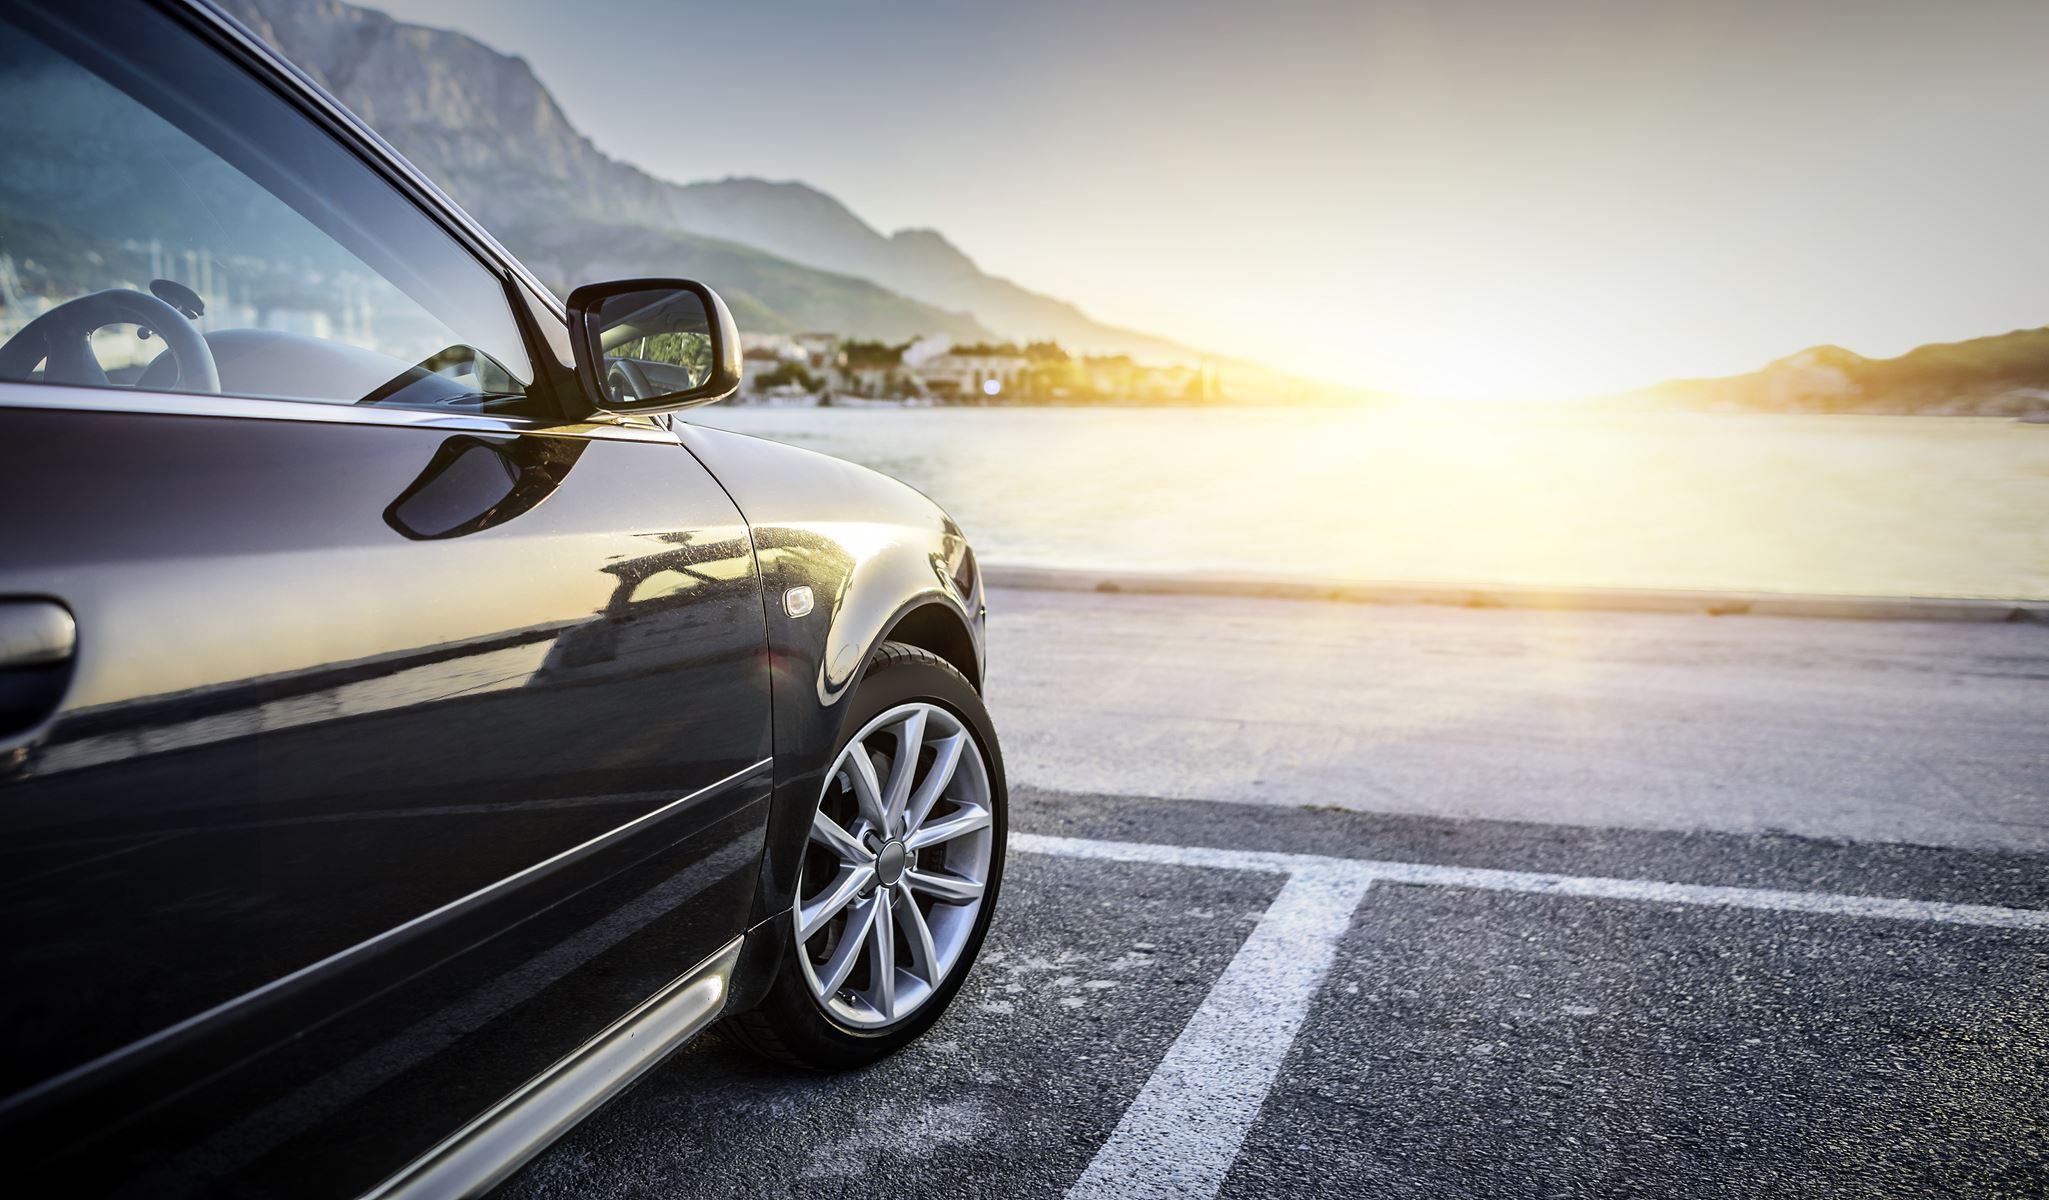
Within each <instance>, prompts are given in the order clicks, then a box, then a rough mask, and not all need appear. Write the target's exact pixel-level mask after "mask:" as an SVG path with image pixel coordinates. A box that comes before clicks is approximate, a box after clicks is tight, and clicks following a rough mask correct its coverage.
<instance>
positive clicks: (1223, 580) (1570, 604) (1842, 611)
mask: <svg viewBox="0 0 2049 1200" xmlns="http://www.w3.org/2000/svg"><path fill="white" fill-rule="evenodd" d="M982 577H983V579H984V580H986V581H987V582H988V583H989V584H990V586H993V587H1010V588H1024V589H1028V590H1033V591H1049V592H1130V593H1134V594H1138V595H1155V596H1257V597H1266V598H1271V599H1281V600H1335V601H1339V602H1341V603H1347V604H1439V605H1448V606H1451V607H1454V608H1519V609H1551V610H1557V611H1591V612H1663V613H1704V614H1707V615H1709V616H1718V617H1722V616H1739V615H1742V616H1759V617H1827V618H1832V619H1836V620H1864V621H1983V622H2000V621H2008V622H2017V623H2032V624H2040V625H2049V600H1974V599H1962V598H1952V597H1943V596H1927V597H1921V596H1828V595H1799V594H1795V593H1791V592H1710V591H1687V590H1676V589H1675V590H1669V591H1667V590H1661V589H1656V588H1536V587H1518V586H1513V585H1493V584H1457V583H1330V582H1319V581H1316V580H1309V579H1286V578H1261V577H1258V576H1249V575H1223V574H1205V573H1186V574H1169V573H1165V572H1148V571H1116V570H1096V569H1090V568H1069V567H1025V566H1005V565H1002V564H987V565H985V566H984V567H983V569H982Z"/></svg>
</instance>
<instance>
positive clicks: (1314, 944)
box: [1010, 834, 2049, 1200]
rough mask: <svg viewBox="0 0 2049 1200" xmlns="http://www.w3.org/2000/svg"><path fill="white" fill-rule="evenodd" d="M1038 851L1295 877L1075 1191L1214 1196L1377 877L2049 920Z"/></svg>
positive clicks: (1100, 850) (2018, 913) (2002, 918)
mask: <svg viewBox="0 0 2049 1200" xmlns="http://www.w3.org/2000/svg"><path fill="white" fill-rule="evenodd" d="M1010 847H1011V849H1013V850H1020V851H1023V852H1025V853H1028V854H1052V855H1058V856H1061V857H1065V858H1094V859H1107V860H1110V861H1114V862H1140V863H1157V864H1161V865H1165V866H1182V867H1200V868H1206V869H1210V870H1223V871H1259V872H1264V873H1268V874H1278V875H1284V876H1286V877H1287V880H1288V881H1287V883H1286V884H1285V885H1283V886H1282V888H1281V890H1280V893H1279V894H1278V895H1276V896H1275V897H1274V900H1273V903H1272V904H1271V905H1269V906H1268V907H1267V910H1266V913H1265V915H1264V916H1262V917H1261V918H1260V921H1259V924H1258V925H1257V926H1256V927H1254V929H1253V931H1252V933H1251V935H1250V936H1248V937H1247V938H1246V939H1245V942H1244V944H1243V945H1242V946H1240V947H1239V948H1238V953H1237V954H1236V955H1234V956H1233V957H1232V959H1231V961H1230V963H1229V964H1228V965H1226V966H1225V968H1224V971H1223V974H1221V975H1219V976H1218V977H1217V981H1216V983H1215V984H1214V985H1213V986H1212V987H1211V988H1210V991H1209V994H1208V995H1207V996H1205V997H1204V998H1203V1001H1202V1004H1201V1005H1200V1006H1199V1007H1197V1009H1196V1010H1195V1015H1194V1016H1192V1017H1190V1018H1189V1020H1188V1024H1187V1025H1186V1026H1185V1027H1184V1028H1183V1029H1182V1030H1181V1034H1180V1036H1179V1037H1177V1038H1175V1039H1174V1044H1173V1045H1172V1046H1169V1047H1168V1048H1167V1053H1166V1056H1165V1057H1164V1058H1162V1059H1161V1060H1160V1065H1159V1066H1158V1067H1157V1068H1155V1069H1154V1071H1153V1073H1152V1075H1151V1076H1150V1077H1148V1078H1147V1080H1146V1082H1145V1086H1144V1087H1143V1088H1141V1089H1140V1090H1139V1094H1138V1097H1137V1098H1136V1099H1134V1100H1133V1101H1132V1103H1131V1107H1130V1108H1128V1109H1126V1110H1125V1112H1124V1116H1123V1118H1122V1119H1121V1120H1120V1121H1118V1123H1117V1128H1116V1130H1115V1131H1113V1132H1112V1133H1111V1135H1110V1139H1109V1141H1107V1142H1105V1143H1104V1144H1103V1146H1102V1148H1101V1149H1099V1150H1098V1151H1097V1152H1096V1156H1095V1158H1094V1159H1093V1160H1091V1161H1090V1163H1089V1165H1088V1169H1087V1170H1086V1171H1084V1172H1083V1173H1082V1176H1081V1178H1080V1180H1078V1181H1077V1182H1076V1183H1075V1185H1074V1186H1073V1187H1072V1188H1071V1189H1069V1190H1068V1193H1067V1195H1068V1196H1069V1198H1070V1200H1102V1198H1107V1197H1140V1198H1145V1197H1168V1196H1173V1197H1189V1196H1214V1195H1216V1194H1217V1191H1218V1189H1220V1188H1221V1187H1223V1184H1224V1176H1225V1175H1226V1174H1227V1173H1229V1171H1230V1169H1231V1164H1232V1162H1233V1161H1235V1160H1236V1159H1237V1157H1238V1149H1239V1147H1240V1146H1241V1145H1242V1144H1243V1143H1244V1141H1245V1134H1246V1133H1247V1131H1249V1130H1250V1129H1251V1128H1252V1122H1253V1120H1254V1119H1255V1118H1257V1117H1258V1115H1259V1110H1260V1107H1261V1106H1262V1105H1263V1104H1265V1102H1266V1097H1267V1093H1268V1092H1270V1091H1271V1090H1272V1089H1273V1084H1274V1081H1275V1079H1277V1078H1278V1077H1279V1075H1280V1070H1281V1065H1282V1063H1283V1061H1285V1059H1286V1058H1287V1054H1288V1048H1289V1046H1291V1045H1292V1044H1293V1043H1294V1040H1295V1035H1296V1034H1297V1033H1298V1032H1299V1031H1300V1030H1301V1028H1302V1022H1303V1021H1304V1020H1305V1019H1306V1018H1307V1017H1308V1015H1309V1005H1310V1003H1311V1001H1313V1000H1314V999H1315V996H1316V991H1317V988H1318V987H1320V986H1321V985H1322V983H1323V979H1324V976H1325V975H1327V974H1328V973H1329V972H1330V967H1331V963H1332V962H1333V961H1334V960H1335V958H1336V957H1337V945H1338V939H1339V938H1341V937H1342V936H1343V935H1344V932H1345V930H1346V929H1347V928H1349V927H1350V925H1351V921H1352V913H1353V910H1354V909H1356V908H1357V907H1358V904H1359V901H1360V899H1361V898H1362V897H1364V896H1365V894H1366V891H1367V889H1369V888H1370V887H1372V886H1373V884H1375V883H1377V882H1381V881H1386V882H1389V883H1406V884H1422V885H1432V886H1438V887H1461V888H1477V889H1482V890H1486V891H1507V892H1527V893H1536V894H1540V895H1554V896H1585V897H1588V898H1592V899H1601V900H1633V901H1640V902H1648V903H1654V904H1691V905H1697V906H1705V907H1712V908H1750V909H1761V910H1765V911H1770V912H1801V913H1816V914H1821V915H1825V916H1838V917H1864V918H1874V919H1879V920H1894V921H1921V922H1928V923H1933V924H1942V925H1975V926H1986V927H1991V928H1996V929H2020V930H2035V931H2045V932H2049V910H2045V909H2030V908H2000V907H1996V906H1993V905H1988V904H1950V903H1947V902H1943V901H1935V900H1902V899H1897V898H1893V897H1885V896H1855V895H1845V894H1840V893H1830V892H1789V891H1777V890H1772V889H1766V888H1742V887H1720V886H1711V885H1704V884H1689V883H1662V882H1658V881H1656V880H1649V879H1611V878H1603V877H1600V876H1586V875H1549V874H1541V873H1535V872H1528V871H1494V870H1487V869H1483V868H1477V867H1443V866H1434V865H1431V864H1428V863H1403V862H1379V861H1374V860H1369V859H1348V858H1330V857H1326V856H1323V855H1314V854H1280V853H1272V852H1267V851H1258V850H1219V849H1215V848H1213V847H1207V846H1163V845H1153V844H1147V843H1141V842H1106V841H1093V840H1090V839H1086V838H1063V837H1046V836H1042V835H1038V834H1013V835H1011V838H1010Z"/></svg>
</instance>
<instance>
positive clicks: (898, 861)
mask: <svg viewBox="0 0 2049 1200" xmlns="http://www.w3.org/2000/svg"><path fill="white" fill-rule="evenodd" d="M908 857H909V856H908V855H907V854H906V853H905V852H904V844H903V843H902V842H885V843H884V844H883V846H882V849H881V851H880V852H878V853H877V854H876V855H875V879H876V881H877V882H879V883H880V884H882V886H883V887H895V886H896V885H897V881H898V880H900V879H902V878H903V877H904V861H905V859H906V858H908Z"/></svg>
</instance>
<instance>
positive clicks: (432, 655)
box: [0, 3, 770, 1195]
mask: <svg viewBox="0 0 2049 1200" xmlns="http://www.w3.org/2000/svg"><path fill="white" fill-rule="evenodd" d="M222 37H223V35H221V34H220V32H219V31H217V30H210V29H209V28H208V27H207V25H206V23H205V22H204V21H203V20H200V19H199V18H198V17H195V16H194V15H193V14H190V13H182V14H181V13H180V12H179V11H178V10H176V9H174V8H165V9H160V8H157V7H154V6H150V5H146V4H142V3H122V4H116V5H106V6H101V7H100V9H99V10H98V11H96V12H95V13H94V14H93V15H92V16H91V17H90V18H89V19H88V18H85V17H79V16H73V15H69V14H67V13H66V12H64V11H63V10H62V9H61V8H60V7H58V6H48V7H42V6H21V5H6V6H0V103H5V104H6V105H7V106H8V109H7V110H8V111H9V112H11V113H13V114H14V116H12V117H10V118H9V119H8V120H7V121H6V122H0V125H4V126H5V127H6V131H5V132H0V148H4V152H5V155H6V160H5V161H6V166H5V174H4V179H5V182H4V183H0V301H4V307H0V376H6V378H5V379H0V863H4V872H0V914H4V919H5V939H6V943H5V944H6V962H5V982H4V984H0V1031H4V1032H0V1039H4V1041H5V1046H6V1050H5V1054H4V1056H0V1094H4V1098H0V1129H4V1131H5V1137H6V1139H7V1143H8V1150H9V1161H10V1165H11V1166H16V1167H24V1166H25V1167H28V1168H30V1169H32V1170H41V1171H44V1172H48V1173H53V1175H54V1177H61V1178H62V1179H63V1180H64V1181H65V1183H66V1190H67V1191H70V1192H74V1193H75V1192H78V1191H87V1192H90V1191H98V1190H105V1189H109V1188H113V1187H115V1186H116V1185H117V1184H118V1185H120V1186H123V1187H126V1188H127V1189H128V1190H129V1191H130V1192H131V1193H132V1194H146V1195H179V1194H209V1195H211V1194H219V1193H235V1192H265V1193H274V1194H292V1195H315V1194H336V1195H342V1194H356V1193H360V1192H362V1191H364V1190H366V1189H368V1188H370V1187H372V1186H374V1185H375V1184H376V1183H377V1182H378V1181H379V1180H381V1179H384V1178H386V1177H387V1176H388V1175H390V1173H391V1172H392V1171H393V1170H395V1169H396V1168H398V1167H400V1166H402V1165H403V1164H404V1163H406V1162H407V1161H409V1160H410V1159H412V1158H413V1157H415V1156H417V1155H419V1154H420V1153H422V1152H423V1151H425V1150H426V1149H427V1148H429V1147H430V1146H432V1145H433V1144H434V1143H435V1142H436V1141H437V1140H438V1139H440V1138H442V1137H443V1136H444V1135H446V1134H448V1133H449V1132H450V1131H452V1130H453V1129H455V1128H457V1127H458V1126H460V1125H462V1124H463V1123H464V1122H465V1121H467V1120H469V1119H470V1118H472V1117H474V1116H476V1115H477V1114H478V1113H480V1112H482V1111H483V1110H485V1109H486V1108H487V1107H489V1106H490V1105H492V1104H493V1103H494V1102H496V1101H498V1100H499V1099H500V1098H502V1097H504V1096H506V1095H507V1094H509V1093H511V1092H513V1091H514V1090H515V1089H517V1088H518V1087H520V1086H521V1085H522V1084H523V1083H525V1082H527V1081H528V1080H531V1079H533V1078H535V1077H536V1076H537V1075H539V1074H540V1073H541V1072H543V1071H544V1070H546V1069H547V1068H548V1067H549V1066H550V1064H552V1063H555V1062H556V1061H557V1060H559V1059H562V1058H563V1057H564V1056H565V1055H567V1054H569V1053H570V1052H571V1051H573V1050H575V1049H576V1048H577V1047H578V1046H579V1045H580V1044H582V1043H583V1042H585V1041H586V1040H587V1039H589V1038H591V1037H592V1036H593V1035H594V1034H596V1033H597V1032H599V1031H600V1030H601V1029H603V1028H604V1027H605V1026H606V1025H607V1024H608V1023H610V1022H611V1021H613V1020H614V1019H615V1018H617V1017H619V1016H620V1015H621V1014H623V1013H625V1012H627V1011H628V1010H630V1009H632V1008H633V1007H634V1006H635V1005H636V1004H639V1003H640V1002H642V1001H643V1000H645V999H647V998H648V997H649V996H650V995H653V994H654V993H656V992H657V991H659V990H660V989H661V988H663V986H664V985H666V984H669V983H670V982H671V981H674V980H676V979H678V978H679V977H681V976H683V975H685V974H686V973H687V972H689V971H690V970H691V969H692V968H693V967H694V966H696V965H697V964H700V963H702V962H704V961H706V960H707V959H708V958H710V957H712V956H713V955H715V954H716V953H718V952H719V951H720V950H721V949H722V948H724V947H728V946H729V945H730V944H731V943H732V941H733V939H735V938H736V937H737V936H738V935H739V934H740V933H741V932H742V929H743V925H744V923H745V920H746V916H747V912H748V907H749V904H750V902H751V900H752V892H753V886H754V876H755V871H756V866H757V863H758V860H759V856H760V849H761V839H762V830H763V825H764V821H765V817H766V802H767V796H768V791H769V782H770V770H769V768H770V763H769V761H768V758H769V745H770V737H769V734H770V730H769V702H768V675H767V659H766V651H765V632H764V624H763V611H762V604H761V595H760V583H759V578H758V575H757V572H756V568H755V563H754V558H753V554H752V548H751V545H750V542H749V537H748V532H747V528H746V525H745V523H744V521H743V519H742V517H741V516H740V514H739V513H738V511H736V509H735V508H734V506H733V504H732V502H731V500H729V499H728V498H727V496H726V495H725V493H724V491H723V490H722V489H721V487H720V486H719V484H718V483H717V481H716V480H714V479H713V478H712V477H711V476H710V475H709V474H708V473H707V472H706V471H705V470H704V469H703V468H702V467H701V466H700V465H699V464H698V463H697V462H696V461H695V460H694V459H693V458H692V457H691V456H690V455H689V453H688V452H687V451H686V450H685V449H683V448H682V446H681V445H680V444H678V442H677V441H676V439H675V438H674V437H673V436H672V435H671V434H669V433H668V431H667V430H666V429H663V428H660V427H658V426H656V425H654V424H652V423H649V422H645V421H642V422H638V423H636V422H628V421H614V420H610V419H598V420H594V421H592V420H586V421H575V420H568V419H565V417H564V415H563V414H564V413H565V412H567V411H570V410H572V409H574V408H575V407H576V401H575V398H574V397H572V396H569V395H566V394H565V393H564V392H563V391H562V389H563V388H564V387H565V386H568V385H567V384H565V383H564V380H565V379H567V378H568V377H569V372H568V370H567V364H566V362H564V361H563V359H562V356H561V353H560V351H559V349H558V348H557V347H558V346H559V345H560V344H561V338H560V331H559V330H548V329H546V328H545V323H546V322H547V321H549V320H553V319H557V318H556V317H555V315H554V314H553V313H552V312H551V305H550V304H549V302H547V301H546V300H545V299H543V298H540V297H537V296H535V295H534V294H533V293H532V290H531V288H530V286H529V285H528V284H527V283H525V282H524V281H523V279H522V278H521V277H519V276H518V275H517V274H516V273H515V272H513V271H512V270H511V269H510V268H509V267H507V266H505V265H503V264H501V263H500V262H499V261H498V260H497V259H496V258H495V257H494V256H493V254H492V251H491V249H490V247H488V246H481V245H478V244H477V239H474V238H473V237H470V236H469V235H467V234H466V233H465V230H464V227H463V226H462V225H461V222H460V221H459V219H458V218H456V217H454V216H453V215H452V214H447V213H443V212H440V211H438V210H437V209H436V208H435V207H434V206H433V205H432V204H431V203H428V202H424V201H423V200H422V198H421V197H420V196H418V195H416V194H412V193H409V192H408V191H406V190H405V187H404V180H403V179H402V178H398V177H396V176H395V173H394V171H393V170H392V169H391V168H390V167H389V165H388V164H380V163H379V162H378V161H377V160H376V158H375V157H374V156H373V155H370V154H369V153H368V151H367V150H366V148H365V147H363V146H361V145H359V144H354V143H352V142H350V141H349V140H348V139H347V137H346V136H344V135H341V134H338V133H337V131H336V130H335V129H334V128H332V127H327V126H323V124H321V123H320V122H318V121H317V120H316V119H315V117H316V112H317V110H315V109H314V108H313V106H312V104H311V101H310V100H308V99H307V98H305V97H300V96H296V95H294V93H293V92H292V90H291V88H290V87H289V86H288V85H287V84H286V83H284V82H283V81H281V80H280V79H278V78H275V77H266V76H264V75H263V74H262V73H261V71H260V70H259V69H258V68H257V66H255V65H252V64H251V63H249V62H246V61H240V60H238V59H236V58H235V57H234V56H233V54H232V53H231V51H232V50H233V46H232V43H231V42H226V41H223V40H221V39H222ZM31 112H32V113H35V114H38V115H37V116H36V117H35V118H34V119H32V120H30V119H23V114H26V113H31ZM109 294H112V295H111V298H107V297H109ZM138 296H140V297H145V298H147V297H151V296H154V297H156V298H157V299H159V300H162V301H163V302H164V303H165V304H167V305H169V306H170V307H171V308H173V309H175V310H176V312H174V313H162V310H160V309H158V308H155V307H151V306H150V305H149V304H148V301H147V300H146V299H135V298H134V297H138ZM96 297H98V298H96ZM67 306H68V307H67ZM195 309H197V310H200V311H197V312H195V311H194V310H195ZM158 313H162V315H161V317H159V316H156V315H152V314H158ZM52 314H55V315H54V316H53V315H52ZM38 322H40V324H38ZM152 324H155V325H156V326H158V327H156V328H152V327H151V326H152ZM195 335H196V336H195ZM202 360H210V364H209V363H208V362H206V361H202ZM209 365H210V368H211V369H208V368H209ZM215 376H217V386H207V385H209V384H215V383H216V380H215V379H214V378H213V377H215Z"/></svg>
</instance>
